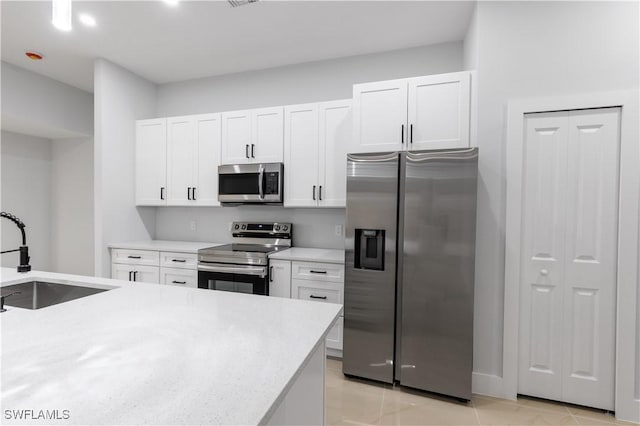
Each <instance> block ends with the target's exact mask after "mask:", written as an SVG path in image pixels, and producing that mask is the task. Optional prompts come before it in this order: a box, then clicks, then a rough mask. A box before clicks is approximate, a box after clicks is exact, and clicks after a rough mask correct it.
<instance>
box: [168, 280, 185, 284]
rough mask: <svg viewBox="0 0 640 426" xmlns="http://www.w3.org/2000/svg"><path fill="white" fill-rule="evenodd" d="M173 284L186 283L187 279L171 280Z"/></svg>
mask: <svg viewBox="0 0 640 426" xmlns="http://www.w3.org/2000/svg"><path fill="white" fill-rule="evenodd" d="M171 282H172V283H173V284H186V283H187V282H186V281H171Z"/></svg>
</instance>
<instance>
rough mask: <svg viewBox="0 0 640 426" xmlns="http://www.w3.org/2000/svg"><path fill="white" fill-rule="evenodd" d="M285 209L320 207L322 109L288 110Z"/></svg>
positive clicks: (307, 106)
mask: <svg viewBox="0 0 640 426" xmlns="http://www.w3.org/2000/svg"><path fill="white" fill-rule="evenodd" d="M284 122H285V132H284V138H285V139H284V146H285V153H286V154H285V161H284V169H285V171H284V176H285V185H284V191H285V193H284V205H285V207H315V206H316V205H317V204H318V186H319V184H318V166H319V161H318V157H319V155H318V154H319V152H318V106H317V104H305V105H291V106H287V107H285V120H284Z"/></svg>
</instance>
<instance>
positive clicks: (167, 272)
mask: <svg viewBox="0 0 640 426" xmlns="http://www.w3.org/2000/svg"><path fill="white" fill-rule="evenodd" d="M160 284H166V285H173V286H176V287H191V288H198V271H197V270H191V269H178V268H160Z"/></svg>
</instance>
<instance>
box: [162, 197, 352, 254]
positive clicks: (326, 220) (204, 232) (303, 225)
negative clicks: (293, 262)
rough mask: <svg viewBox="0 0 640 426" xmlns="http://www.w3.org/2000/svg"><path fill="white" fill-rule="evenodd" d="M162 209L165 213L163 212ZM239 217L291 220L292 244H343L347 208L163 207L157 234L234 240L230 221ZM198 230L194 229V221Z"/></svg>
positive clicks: (334, 246) (340, 247)
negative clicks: (337, 232)
mask: <svg viewBox="0 0 640 426" xmlns="http://www.w3.org/2000/svg"><path fill="white" fill-rule="evenodd" d="M160 212H162V213H160ZM238 220H247V221H251V220H255V221H266V222H276V221H279V222H291V223H293V224H294V226H293V228H294V229H293V238H294V240H293V244H294V245H296V246H300V247H318V248H337V249H343V248H344V237H342V236H337V235H335V233H334V231H335V226H336V225H340V226H342V227H343V229H344V209H284V208H282V207H264V206H241V207H211V208H199V207H163V208H159V209H158V216H157V223H156V226H157V228H156V238H157V239H159V240H184V241H208V242H216V243H225V242H231V232H230V230H229V224H230V223H231V222H233V221H238ZM192 221H194V222H195V223H196V230H194V231H193V230H191V222H192Z"/></svg>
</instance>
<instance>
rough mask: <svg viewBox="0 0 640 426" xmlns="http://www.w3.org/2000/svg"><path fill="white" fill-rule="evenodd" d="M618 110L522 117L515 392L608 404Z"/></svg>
mask: <svg viewBox="0 0 640 426" xmlns="http://www.w3.org/2000/svg"><path fill="white" fill-rule="evenodd" d="M619 128H620V109H619V108H606V109H604V108H603V109H598V110H583V111H570V112H555V113H544V114H531V115H529V116H527V118H525V155H524V158H525V162H524V164H523V167H524V182H525V183H524V187H523V190H524V191H523V192H524V199H523V229H522V247H521V255H522V260H521V264H522V278H521V280H522V281H521V283H520V285H521V287H520V288H521V290H520V291H521V305H520V350H519V358H520V360H519V362H520V368H519V370H520V371H519V378H518V393H522V394H526V395H532V396H537V397H541V398H547V399H556V400H561V401H566V402H570V403H574V404H579V405H586V406H590V407H595V408H601V409H605V410H613V408H614V359H615V318H616V301H615V292H616V264H617V252H616V251H617V229H618V223H617V217H618V208H617V206H618V173H619V170H618V161H619V140H620V135H619Z"/></svg>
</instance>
